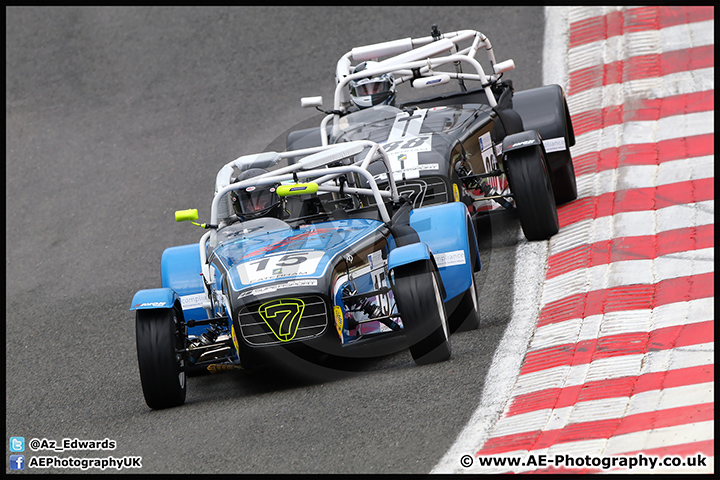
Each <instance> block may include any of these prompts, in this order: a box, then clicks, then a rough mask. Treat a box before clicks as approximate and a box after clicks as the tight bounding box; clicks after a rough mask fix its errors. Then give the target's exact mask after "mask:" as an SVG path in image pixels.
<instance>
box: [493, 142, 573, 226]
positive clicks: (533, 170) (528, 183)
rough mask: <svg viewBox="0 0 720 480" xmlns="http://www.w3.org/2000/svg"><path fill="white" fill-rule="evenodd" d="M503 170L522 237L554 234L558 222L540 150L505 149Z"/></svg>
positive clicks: (551, 190) (550, 184)
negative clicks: (513, 201) (515, 209)
mask: <svg viewBox="0 0 720 480" xmlns="http://www.w3.org/2000/svg"><path fill="white" fill-rule="evenodd" d="M505 170H506V173H507V177H508V182H509V183H510V189H511V190H512V193H513V197H514V198H515V206H516V207H517V210H518V215H519V216H520V226H521V227H522V229H523V233H524V234H525V238H527V239H528V240H545V239H548V238H550V237H551V236H553V235H555V234H556V233H557V232H558V230H560V224H559V222H558V214H557V206H556V204H555V194H554V192H553V187H552V183H550V175H549V172H548V169H547V165H546V163H545V159H544V158H543V156H542V151H541V150H540V149H539V148H522V149H520V150H513V151H511V152H508V153H507V158H506V160H505Z"/></svg>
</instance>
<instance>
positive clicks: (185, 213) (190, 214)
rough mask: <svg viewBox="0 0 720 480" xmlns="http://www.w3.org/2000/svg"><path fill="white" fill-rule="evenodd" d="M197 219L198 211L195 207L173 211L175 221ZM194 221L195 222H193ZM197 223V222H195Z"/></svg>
mask: <svg viewBox="0 0 720 480" xmlns="http://www.w3.org/2000/svg"><path fill="white" fill-rule="evenodd" d="M197 219H198V211H197V208H190V209H188V210H178V211H177V212H175V221H176V222H186V221H188V220H190V221H191V222H192V221H193V220H197ZM193 223H195V222H193ZM195 225H197V224H195Z"/></svg>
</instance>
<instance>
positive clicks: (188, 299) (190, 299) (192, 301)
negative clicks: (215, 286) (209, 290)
mask: <svg viewBox="0 0 720 480" xmlns="http://www.w3.org/2000/svg"><path fill="white" fill-rule="evenodd" d="M205 299H206V297H205V294H204V293H195V294H193V295H183V296H182V297H180V304H181V305H182V309H183V310H192V309H193V308H202V304H203V302H204V301H205Z"/></svg>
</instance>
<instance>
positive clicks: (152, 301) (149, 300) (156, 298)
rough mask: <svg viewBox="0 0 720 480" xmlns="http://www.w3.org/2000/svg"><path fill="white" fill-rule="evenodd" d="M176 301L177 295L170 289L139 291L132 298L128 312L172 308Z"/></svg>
mask: <svg viewBox="0 0 720 480" xmlns="http://www.w3.org/2000/svg"><path fill="white" fill-rule="evenodd" d="M177 300H179V297H178V294H177V293H175V291H174V290H172V289H170V288H151V289H147V290H140V291H139V292H137V293H136V294H135V296H134V297H133V299H132V304H131V306H130V310H148V309H152V308H172V307H173V305H174V304H175V302H176V301H177Z"/></svg>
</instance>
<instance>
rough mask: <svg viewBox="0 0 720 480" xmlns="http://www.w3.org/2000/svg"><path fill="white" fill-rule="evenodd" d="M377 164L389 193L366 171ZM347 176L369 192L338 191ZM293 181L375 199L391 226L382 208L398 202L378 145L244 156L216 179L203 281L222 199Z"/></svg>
mask: <svg viewBox="0 0 720 480" xmlns="http://www.w3.org/2000/svg"><path fill="white" fill-rule="evenodd" d="M365 149H369V150H368V151H367V153H366V154H365V155H364V156H363V157H362V158H361V159H360V160H357V161H355V162H354V163H353V164H351V165H339V166H332V167H331V166H330V165H331V164H333V163H337V162H340V161H342V160H344V159H346V158H351V157H354V156H356V155H358V154H360V153H361V152H362V151H363V150H365ZM297 157H302V158H300V160H298V161H297V162H296V163H293V164H292V165H288V166H286V167H282V168H279V169H277V170H273V171H270V172H268V173H265V174H263V175H259V176H257V177H252V178H248V179H247V180H243V181H240V182H236V183H230V178H231V176H232V172H233V170H234V169H235V168H237V169H238V170H240V171H243V170H247V169H249V168H256V167H263V166H267V165H268V164H277V163H278V162H279V161H281V160H283V159H289V158H297ZM377 161H380V162H383V164H384V165H385V169H386V171H387V178H388V179H389V185H390V189H389V190H380V189H379V188H378V185H377V182H376V181H375V179H374V178H373V175H372V174H371V173H370V172H369V171H368V166H369V165H370V164H371V163H373V162H377ZM347 173H355V174H357V175H359V176H361V177H364V178H365V180H367V182H368V184H369V186H370V188H357V187H348V186H347V185H345V186H343V187H341V186H340V185H338V184H337V183H336V182H335V180H336V179H337V178H339V177H340V176H341V175H343V174H347ZM293 180H295V181H299V180H312V181H314V182H315V183H317V184H318V191H319V192H333V193H338V192H340V190H341V188H342V191H343V192H344V193H349V194H358V195H372V196H373V197H374V198H375V204H376V206H377V208H378V210H379V212H380V218H381V219H382V221H383V222H385V223H386V224H387V223H390V214H389V213H388V210H387V207H386V206H385V199H391V200H392V201H393V202H397V201H398V200H399V199H400V197H399V195H398V191H397V187H396V186H395V179H394V176H393V175H392V167H391V165H390V159H389V157H388V155H387V153H386V152H385V150H383V148H382V147H381V146H380V145H378V144H377V143H375V142H371V141H369V140H359V141H354V142H344V143H339V144H337V145H326V146H320V147H312V148H305V149H302V150H294V151H291V152H281V153H276V152H266V153H262V154H253V155H243V156H242V157H239V158H237V159H236V160H233V161H232V162H229V163H228V164H226V165H225V166H223V167H222V168H221V169H220V171H219V173H218V176H217V179H216V186H215V196H214V197H213V201H212V204H211V207H210V225H208V228H210V231H208V232H206V233H205V234H204V235H203V236H202V238H201V239H200V242H199V246H200V260H201V264H202V269H203V275H204V276H205V278H206V279H212V278H213V277H214V276H213V275H212V271H211V269H210V268H209V265H208V264H207V251H206V244H207V241H208V239H209V238H210V236H211V235H213V234H214V233H215V232H216V231H217V229H218V223H219V220H220V219H219V217H218V210H219V208H218V207H219V205H220V202H221V201H223V199H224V197H225V195H226V194H227V193H229V192H232V191H235V190H241V189H244V188H248V187H253V186H255V187H259V186H263V185H271V184H277V183H281V182H288V181H293Z"/></svg>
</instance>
